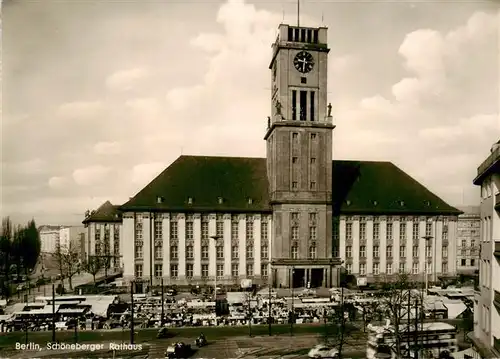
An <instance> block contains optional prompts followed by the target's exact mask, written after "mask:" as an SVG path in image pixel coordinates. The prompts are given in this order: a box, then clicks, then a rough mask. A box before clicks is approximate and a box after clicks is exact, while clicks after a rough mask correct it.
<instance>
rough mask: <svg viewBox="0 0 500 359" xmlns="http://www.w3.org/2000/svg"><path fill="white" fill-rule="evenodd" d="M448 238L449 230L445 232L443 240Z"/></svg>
mask: <svg viewBox="0 0 500 359" xmlns="http://www.w3.org/2000/svg"><path fill="white" fill-rule="evenodd" d="M447 240H448V232H443V241H447Z"/></svg>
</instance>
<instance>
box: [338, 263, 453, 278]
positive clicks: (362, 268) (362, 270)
mask: <svg viewBox="0 0 500 359" xmlns="http://www.w3.org/2000/svg"><path fill="white" fill-rule="evenodd" d="M352 267H353V266H352V263H348V264H346V270H347V272H348V273H349V274H351V273H352ZM441 268H442V269H441V272H442V273H448V263H447V262H443V263H442V267H441ZM411 272H412V274H419V273H420V265H419V263H413V265H412V269H411ZM426 272H427V273H432V263H426ZM399 273H406V263H399ZM359 274H360V275H366V274H367V272H366V263H360V264H359ZM371 274H373V275H379V274H380V263H373V268H372V273H371ZM385 274H388V275H391V274H394V273H393V268H392V263H387V264H386V266H385Z"/></svg>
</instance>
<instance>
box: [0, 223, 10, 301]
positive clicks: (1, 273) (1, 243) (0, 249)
mask: <svg viewBox="0 0 500 359" xmlns="http://www.w3.org/2000/svg"><path fill="white" fill-rule="evenodd" d="M12 234H13V226H12V222H11V220H10V218H9V217H5V218H2V228H1V231H0V282H1V283H0V285H1V286H0V296H4V297H6V298H7V299H8V298H9V296H10V281H11V277H10V274H11V273H10V267H11V264H12Z"/></svg>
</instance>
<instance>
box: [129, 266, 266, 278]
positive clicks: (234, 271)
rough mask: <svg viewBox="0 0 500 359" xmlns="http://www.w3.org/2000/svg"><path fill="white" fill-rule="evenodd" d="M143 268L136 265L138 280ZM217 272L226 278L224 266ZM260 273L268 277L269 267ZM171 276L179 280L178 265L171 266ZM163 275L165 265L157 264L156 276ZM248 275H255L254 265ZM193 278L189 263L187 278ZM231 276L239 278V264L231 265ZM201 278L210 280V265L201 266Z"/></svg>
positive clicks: (247, 271)
mask: <svg viewBox="0 0 500 359" xmlns="http://www.w3.org/2000/svg"><path fill="white" fill-rule="evenodd" d="M143 268H144V267H143V265H142V264H136V265H135V276H136V277H137V278H140V277H142V275H143ZM216 271H217V277H218V278H222V277H224V264H217V267H216ZM260 273H261V276H262V277H267V275H268V265H267V264H262V265H261V266H260ZM169 274H170V277H171V278H173V279H175V278H178V277H179V265H178V264H171V265H170V273H169ZM163 275H164V273H163V265H162V264H155V266H154V276H155V277H157V278H161V277H163ZM246 275H247V276H253V275H254V266H253V264H252V263H249V264H247V265H246ZM193 276H194V265H193V264H191V263H188V264H186V277H187V278H193ZM231 276H233V277H238V276H239V265H238V264H232V265H231ZM201 277H202V278H208V264H202V265H201Z"/></svg>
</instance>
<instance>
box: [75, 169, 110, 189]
mask: <svg viewBox="0 0 500 359" xmlns="http://www.w3.org/2000/svg"><path fill="white" fill-rule="evenodd" d="M110 172H111V168H109V167H104V166H100V165H95V166H89V167H85V168H79V169H76V170H74V171H73V180H74V181H75V183H76V184H77V185H79V186H91V185H95V184H98V183H102V182H103V181H104V180H105V179H106V177H107V175H108V174H109V173H110Z"/></svg>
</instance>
